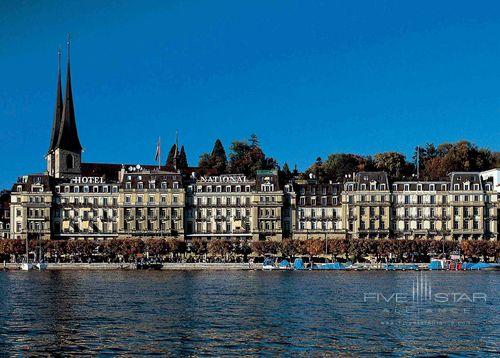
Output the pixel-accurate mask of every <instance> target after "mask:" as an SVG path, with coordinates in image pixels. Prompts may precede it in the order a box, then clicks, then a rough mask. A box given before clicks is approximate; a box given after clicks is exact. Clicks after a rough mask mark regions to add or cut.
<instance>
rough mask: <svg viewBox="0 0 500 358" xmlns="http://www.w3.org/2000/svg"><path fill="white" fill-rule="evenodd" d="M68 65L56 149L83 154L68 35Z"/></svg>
mask: <svg viewBox="0 0 500 358" xmlns="http://www.w3.org/2000/svg"><path fill="white" fill-rule="evenodd" d="M67 44H68V64H67V73H66V93H65V96H64V107H63V111H62V116H61V126H60V130H59V136H58V139H57V143H56V149H57V148H59V149H65V150H69V151H72V152H81V150H82V145H81V144H80V139H79V138H78V130H77V128H76V120H75V108H74V105H73V92H72V91H71V70H70V52H69V50H70V39H69V35H68V43H67Z"/></svg>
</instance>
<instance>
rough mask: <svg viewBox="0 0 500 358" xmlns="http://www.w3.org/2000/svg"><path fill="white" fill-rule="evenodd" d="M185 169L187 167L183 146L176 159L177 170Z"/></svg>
mask: <svg viewBox="0 0 500 358" xmlns="http://www.w3.org/2000/svg"><path fill="white" fill-rule="evenodd" d="M187 167H188V161H187V156H186V152H185V151H184V146H182V147H181V151H180V153H179V156H178V157H177V169H179V170H184V169H187Z"/></svg>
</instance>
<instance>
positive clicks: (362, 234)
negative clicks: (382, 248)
mask: <svg viewBox="0 0 500 358" xmlns="http://www.w3.org/2000/svg"><path fill="white" fill-rule="evenodd" d="M346 179H347V180H346V182H345V183H344V186H343V189H344V190H343V192H342V223H343V227H345V228H346V235H347V237H348V238H389V237H390V217H391V210H390V209H391V193H390V191H389V180H388V177H387V173H385V172H361V173H356V174H354V175H353V176H352V177H348V178H346Z"/></svg>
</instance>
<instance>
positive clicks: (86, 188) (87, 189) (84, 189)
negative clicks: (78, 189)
mask: <svg viewBox="0 0 500 358" xmlns="http://www.w3.org/2000/svg"><path fill="white" fill-rule="evenodd" d="M83 192H84V193H88V192H89V187H88V185H85V186H84V187H83Z"/></svg>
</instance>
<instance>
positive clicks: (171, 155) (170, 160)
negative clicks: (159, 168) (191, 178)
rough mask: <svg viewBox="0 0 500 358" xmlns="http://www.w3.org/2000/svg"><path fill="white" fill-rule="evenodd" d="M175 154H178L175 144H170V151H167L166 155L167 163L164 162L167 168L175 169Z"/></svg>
mask: <svg viewBox="0 0 500 358" xmlns="http://www.w3.org/2000/svg"><path fill="white" fill-rule="evenodd" d="M177 154H178V153H177V145H176V144H172V147H170V151H169V152H168V156H167V163H166V167H167V170H174V169H175V167H176V163H175V156H176V155H177Z"/></svg>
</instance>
